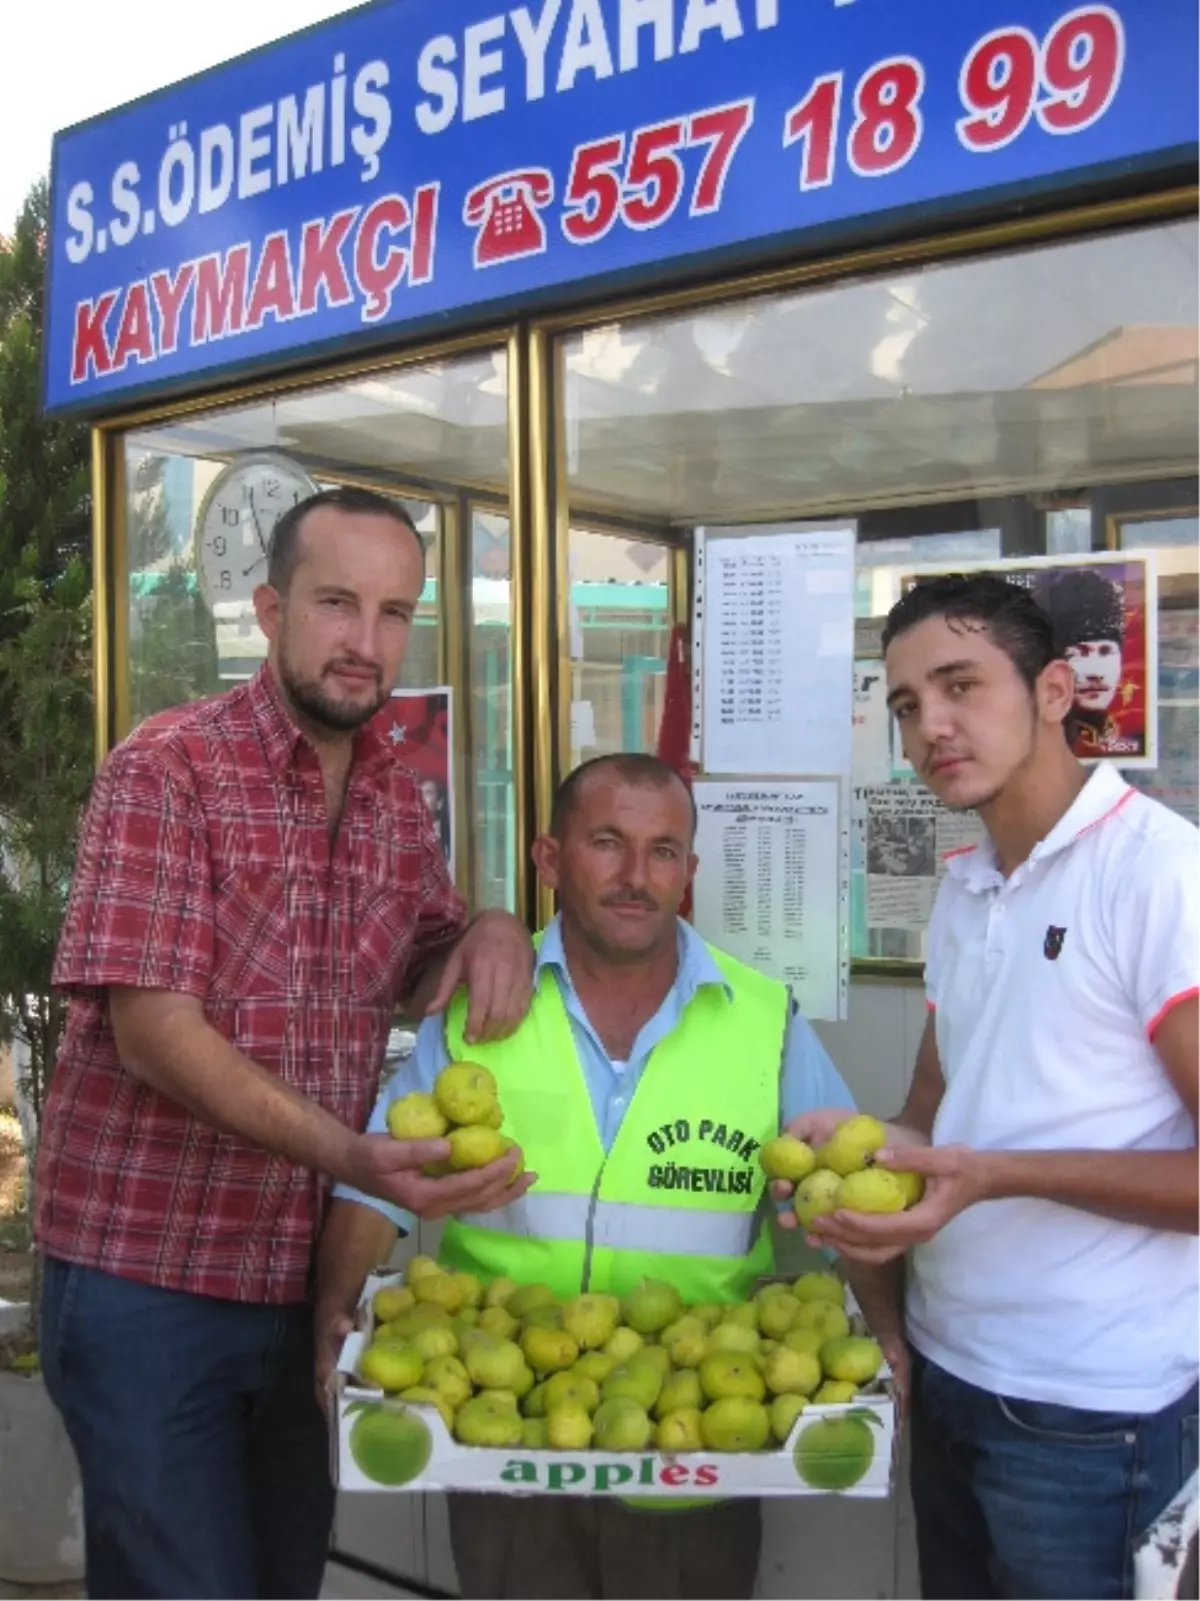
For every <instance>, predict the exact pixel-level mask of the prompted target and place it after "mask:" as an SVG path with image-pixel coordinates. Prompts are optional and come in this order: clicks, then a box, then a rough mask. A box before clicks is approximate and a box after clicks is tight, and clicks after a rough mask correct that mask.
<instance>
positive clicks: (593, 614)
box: [568, 527, 671, 767]
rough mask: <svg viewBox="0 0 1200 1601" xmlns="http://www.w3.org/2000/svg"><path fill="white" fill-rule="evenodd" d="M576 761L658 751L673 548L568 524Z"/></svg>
mask: <svg viewBox="0 0 1200 1601" xmlns="http://www.w3.org/2000/svg"><path fill="white" fill-rule="evenodd" d="M569 537H570V547H569V561H568V571H569V576H570V583H571V591H570V598H569V614H570V631H571V660H572V688H571V765H572V767H574V766H577V765H578V763H580V762H582V761H589V760H590V759H591V758H592V757H594V756H607V755H610V754H612V753H613V752H616V751H647V750H649V751H652V750H654V749H655V748H656V745H657V743H658V731H659V724H660V721H661V718H662V710H663V694H664V687H665V678H666V665H667V654H668V650H669V646H670V639H671V581H670V574H671V551H670V547H669V546H668V545H665V544H663V543H662V541H661V540H659V541H655V540H652V539H649V538H645V539H638V538H634V537H630V536H629V535H627V534H623V533H620V534H618V533H615V532H607V531H602V530H598V529H593V528H575V527H573V528H572V529H571V530H570V536H569Z"/></svg>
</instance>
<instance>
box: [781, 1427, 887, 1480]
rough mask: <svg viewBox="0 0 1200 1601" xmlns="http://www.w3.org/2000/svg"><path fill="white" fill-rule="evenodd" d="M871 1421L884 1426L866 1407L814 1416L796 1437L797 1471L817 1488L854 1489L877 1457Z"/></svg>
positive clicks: (795, 1455) (795, 1457)
mask: <svg viewBox="0 0 1200 1601" xmlns="http://www.w3.org/2000/svg"><path fill="white" fill-rule="evenodd" d="M871 1424H874V1426H875V1427H876V1428H877V1429H878V1428H882V1427H883V1425H882V1423H881V1422H880V1420H879V1418H878V1417H877V1416H876V1414H875V1413H874V1412H872V1411H871V1410H870V1409H869V1408H867V1407H858V1408H856V1409H855V1410H854V1411H853V1412H843V1413H842V1414H841V1415H840V1416H838V1417H834V1418H819V1419H815V1420H814V1421H813V1422H812V1423H810V1424H809V1425H808V1427H807V1428H805V1429H802V1430H801V1432H800V1438H799V1439H798V1440H797V1441H796V1450H795V1453H794V1455H793V1461H794V1462H795V1465H796V1472H797V1474H798V1475H799V1476H800V1478H801V1479H803V1480H804V1482H805V1484H807V1485H809V1486H810V1487H811V1488H812V1489H814V1490H850V1489H853V1487H854V1486H855V1485H856V1484H858V1483H859V1481H860V1480H861V1479H863V1478H865V1476H866V1473H867V1470H868V1469H869V1468H870V1466H871V1463H872V1462H873V1461H874V1458H875V1438H874V1436H873V1435H872V1433H871V1429H870V1425H871Z"/></svg>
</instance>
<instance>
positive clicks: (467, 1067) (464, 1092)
mask: <svg viewBox="0 0 1200 1601" xmlns="http://www.w3.org/2000/svg"><path fill="white" fill-rule="evenodd" d="M433 1098H434V1100H435V1101H436V1102H437V1104H438V1108H439V1110H440V1111H441V1112H442V1114H443V1116H445V1117H448V1118H449V1119H450V1121H451V1123H458V1124H460V1125H466V1124H470V1123H485V1122H486V1121H487V1120H489V1119H490V1118H491V1117H492V1115H493V1113H494V1111H495V1108H496V1105H497V1097H496V1080H495V1079H494V1078H493V1077H492V1075H491V1074H490V1073H489V1072H488V1070H487V1068H486V1067H480V1066H479V1064H478V1063H477V1062H452V1063H451V1064H450V1066H449V1067H444V1068H443V1069H442V1071H441V1072H440V1073H439V1074H438V1076H437V1081H436V1082H435V1084H434V1086H433Z"/></svg>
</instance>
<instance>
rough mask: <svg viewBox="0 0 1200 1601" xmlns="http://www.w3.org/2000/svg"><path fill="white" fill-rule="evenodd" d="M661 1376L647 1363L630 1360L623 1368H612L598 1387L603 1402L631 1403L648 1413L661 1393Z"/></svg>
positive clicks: (656, 1369)
mask: <svg viewBox="0 0 1200 1601" xmlns="http://www.w3.org/2000/svg"><path fill="white" fill-rule="evenodd" d="M662 1387H663V1376H662V1374H661V1373H660V1372H659V1370H658V1368H657V1367H656V1366H655V1365H653V1364H652V1363H649V1362H638V1361H637V1360H636V1359H634V1358H631V1359H630V1361H629V1362H627V1363H625V1364H624V1366H622V1367H619V1368H614V1369H613V1370H612V1372H611V1373H610V1374H609V1375H608V1377H607V1378H606V1379H605V1381H604V1383H603V1384H602V1385H601V1386H600V1394H601V1396H602V1397H603V1399H604V1400H605V1401H619V1400H624V1401H632V1402H634V1403H635V1404H636V1405H637V1406H639V1407H641V1408H642V1410H643V1411H646V1412H649V1410H650V1408H651V1407H652V1406H653V1405H654V1403H655V1402H656V1401H657V1400H658V1398H659V1396H660V1394H661V1393H662Z"/></svg>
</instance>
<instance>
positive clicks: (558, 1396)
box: [546, 1368, 600, 1417]
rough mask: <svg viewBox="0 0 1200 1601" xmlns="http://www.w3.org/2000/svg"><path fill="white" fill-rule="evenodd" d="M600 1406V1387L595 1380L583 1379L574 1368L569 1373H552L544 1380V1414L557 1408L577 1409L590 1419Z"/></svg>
mask: <svg viewBox="0 0 1200 1601" xmlns="http://www.w3.org/2000/svg"><path fill="white" fill-rule="evenodd" d="M599 1405H600V1386H599V1385H598V1384H597V1383H596V1381H595V1379H588V1378H584V1377H583V1375H582V1374H580V1373H577V1372H576V1371H575V1369H574V1368H571V1370H570V1371H569V1372H565V1373H554V1374H552V1375H551V1377H550V1378H548V1379H547V1380H546V1412H547V1413H550V1412H553V1411H554V1410H555V1408H557V1407H577V1408H580V1409H582V1410H583V1411H584V1412H586V1413H587V1414H588V1416H589V1417H590V1416H591V1414H592V1413H593V1412H594V1411H595V1410H596V1408H597V1407H598V1406H599Z"/></svg>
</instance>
